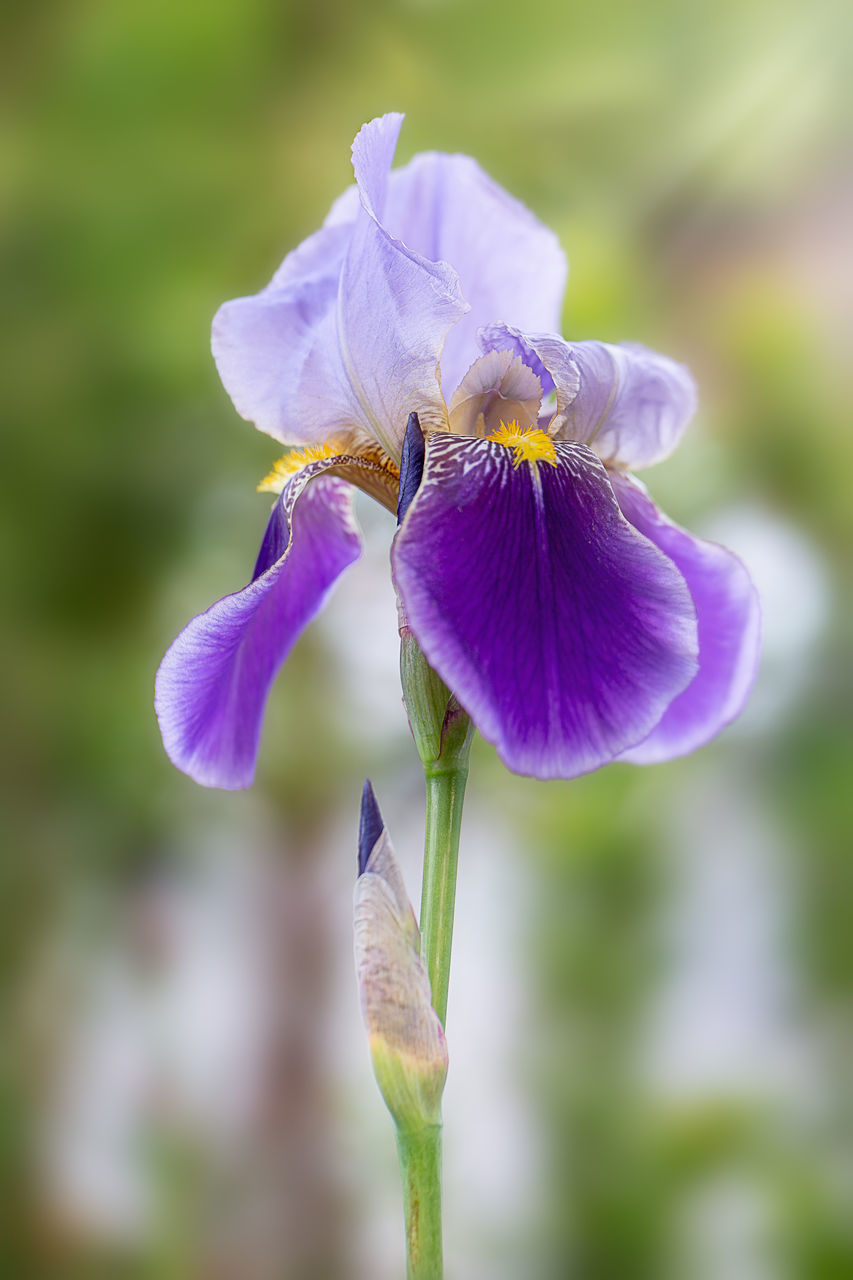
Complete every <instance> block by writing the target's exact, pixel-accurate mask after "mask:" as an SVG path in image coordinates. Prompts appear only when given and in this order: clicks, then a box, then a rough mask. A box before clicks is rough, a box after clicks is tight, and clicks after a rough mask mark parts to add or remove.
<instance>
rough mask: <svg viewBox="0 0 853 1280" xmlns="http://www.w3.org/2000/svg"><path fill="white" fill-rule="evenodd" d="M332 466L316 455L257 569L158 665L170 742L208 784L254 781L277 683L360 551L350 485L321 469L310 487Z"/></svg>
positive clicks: (278, 517) (286, 499) (277, 514)
mask: <svg viewBox="0 0 853 1280" xmlns="http://www.w3.org/2000/svg"><path fill="white" fill-rule="evenodd" d="M327 465H328V464H327ZM323 468H324V464H323V463H315V464H314V466H313V467H312V468H306V469H305V470H304V471H303V472H301V473H299V474H298V475H297V476H295V477H294V479H293V480H292V481H291V482H290V483H289V484H288V486H287V487H286V488H285V490H284V491H283V493H282V495H281V497H280V498H279V500H278V502H277V503H276V505H275V507H274V508H273V512H272V515H271V516H270V520H269V524H268V526H267V530H266V533H265V535H264V541H263V545H262V547H261V553H260V555H259V557H258V566H257V568H256V577H255V578H254V579H253V581H252V582H250V583H249V585H248V586H247V587H244V588H243V590H242V591H237V592H235V593H234V594H233V595H230V596H226V597H225V598H224V599H223V600H220V601H218V602H217V603H216V604H215V605H213V606H212V607H211V608H210V609H208V610H207V612H206V613H202V614H199V616H198V617H196V618H194V619H193V620H192V622H190V623H189V625H188V626H187V627H185V628H184V630H183V631H182V632H181V634H180V635H179V636H178V638H177V639H176V640H175V641H174V643H173V644H172V646H171V648H170V649H169V651H168V652H167V654H166V656H165V658H164V659H163V662H162V663H161V666H160V670H159V671H158V673H157V685H156V692H155V699H154V701H155V707H156V710H157V717H158V719H159V721H160V730H161V732H162V734H163V743H164V746H165V748H166V751H167V753H168V755H169V756H170V758H171V759H172V761H173V763H174V764H176V765H177V766H178V768H179V769H183V771H184V772H185V773H188V774H189V775H190V777H192V778H195V780H196V782H200V783H202V784H203V785H204V786H208V787H225V788H228V789H229V790H233V789H236V788H239V787H248V786H250V785H251V783H252V779H253V777H254V771H255V757H256V756H257V752H258V742H259V739H260V733H261V720H262V717H263V712H264V705H265V703H266V699H267V694H268V692H269V689H270V685H271V684H272V681H273V679H274V677H275V675H276V673H277V671H278V669H279V667H280V666H281V664H282V663H283V662H284V660H285V658H286V657H287V655H288V653H289V652H290V650H291V648H292V647H293V644H294V643H295V641H296V639H297V637H298V636H299V634H300V632H301V631H302V629H303V628H304V627H305V626H306V625H307V623H308V622H310V620H311V619H312V618H313V617H314V615H315V614H316V613H317V612H318V611H319V610H320V609H321V608H322V606H323V604H324V603H325V600H326V597H327V596H328V593H329V591H330V589H331V587H332V585H333V584H334V582H335V580H336V579H337V577H338V575H339V574H340V573H341V571H342V570H343V569H345V568H346V567H347V565H349V564H351V563H352V562H353V561H354V560H356V559H357V558H358V556H359V554H360V551H361V539H360V536H359V533H358V530H357V528H356V527H355V525H354V523H353V517H352V510H351V490H350V488H349V486H348V485H347V484H345V483H344V482H343V481H341V480H338V479H335V478H333V477H329V476H322V475H320V476H319V478H318V479H315V480H314V481H313V482H312V483H311V484H310V485H309V486H308V488H307V489H306V485H307V484H308V481H309V479H311V476H312V475H317V474H318V472H319V471H320V470H321V469H323ZM297 499H298V501H297Z"/></svg>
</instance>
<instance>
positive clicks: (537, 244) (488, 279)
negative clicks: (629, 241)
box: [384, 152, 568, 397]
mask: <svg viewBox="0 0 853 1280" xmlns="http://www.w3.org/2000/svg"><path fill="white" fill-rule="evenodd" d="M384 225H385V226H386V227H387V229H388V231H389V232H390V233H391V235H393V236H396V237H397V238H398V239H400V240H402V241H403V242H404V243H405V244H406V245H408V246H409V248H410V249H414V250H415V251H416V252H417V253H419V254H422V255H423V257H424V258H428V259H429V260H430V261H432V262H449V263H451V264H452V266H453V267H454V268H455V270H456V272H457V274H458V276H459V279H460V281H461V284H462V293H463V294H464V296H465V299H466V301H467V302H468V303H469V304H470V308H471V309H470V311H469V312H468V314H467V315H466V316H464V317H463V318H462V319H461V320H460V322H459V323H458V324H457V325H456V326H455V327H454V328H453V329H451V330H450V332H449V333H448V336H447V342H446V345H445V348H444V353H443V355H442V358H441V372H442V383H443V386H444V390H445V393H446V395H447V396H448V397H449V396H450V394H451V393H452V392H453V390H454V389H455V388H456V387H457V386H458V384H459V382H460V381H461V380H462V377H463V376H464V374H465V371H466V370H467V369H468V367H469V365H470V364H471V362H472V360H473V359H474V357H475V356H476V354H477V340H476V335H477V330H478V329H479V328H480V327H481V326H482V325H485V324H489V323H492V322H499V321H505V322H510V321H511V322H512V323H513V324H516V325H519V326H520V327H521V328H522V329H548V330H551V329H559V327H560V315H561V311H562V303H563V293H564V291H565V287H566V276H567V274H568V267H567V264H566V258H565V254H564V253H563V250H562V248H561V247H560V242H559V240H558V239H557V237H556V235H555V234H554V232H553V231H551V230H550V229H549V228H548V227H546V226H544V225H543V224H542V223H541V222H540V221H539V219H538V218H537V217H536V216H535V215H534V214H533V213H531V211H530V210H529V209H527V208H526V207H525V206H524V205H523V204H522V203H521V202H520V201H519V200H516V199H515V198H514V197H513V196H511V195H509V193H508V192H506V191H504V189H503V188H502V187H500V186H499V185H498V184H497V183H496V182H494V181H493V179H492V178H490V177H489V176H488V174H486V173H484V172H483V170H482V169H481V168H480V166H479V165H478V164H477V163H476V161H474V160H472V159H471V158H470V157H469V156H462V155H442V154H440V153H436V152H424V153H422V154H420V155H417V156H415V158H414V159H413V160H412V161H411V162H410V163H409V164H408V165H406V166H404V167H403V168H402V169H398V170H396V171H395V172H394V173H392V174H391V181H390V183H389V185H388V193H387V201H386V205H385V215H384Z"/></svg>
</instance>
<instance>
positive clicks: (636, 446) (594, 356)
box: [557, 342, 696, 469]
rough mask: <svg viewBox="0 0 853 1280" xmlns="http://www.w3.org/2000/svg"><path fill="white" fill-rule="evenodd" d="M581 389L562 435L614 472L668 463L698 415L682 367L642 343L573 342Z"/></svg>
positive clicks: (687, 373)
mask: <svg viewBox="0 0 853 1280" xmlns="http://www.w3.org/2000/svg"><path fill="white" fill-rule="evenodd" d="M569 346H570V349H571V354H572V358H573V359H574V361H575V363H576V365H577V366H578V369H579V370H580V387H579V389H578V393H577V395H576V396H575V398H574V400H573V401H572V403H571V405H569V407H568V410H567V412H566V414H565V415H564V420H563V422H562V423H561V425H560V429H559V431H558V432H557V434H558V436H560V437H561V438H562V439H566V440H580V441H582V442H583V443H584V444H588V445H589V446H590V448H591V449H594V450H595V452H596V453H597V454H598V456H599V457H600V458H602V459H603V461H604V462H606V463H607V464H608V465H609V466H613V467H627V468H637V469H639V468H641V467H649V466H651V465H652V463H654V462H660V461H661V460H662V459H663V458H666V457H668V456H669V455H670V454H671V453H672V451H673V449H674V448H675V446H676V445H677V444H678V441H679V440H680V439H681V436H682V433H683V431H684V428H685V427H686V426H687V423H688V422H689V421H690V419H691V418H692V417H693V414H694V413H695V411H696V384H695V383H694V381H693V377H692V375H691V373H690V371H689V369H687V367H686V366H685V365H683V364H677V363H676V361H675V360H670V359H669V358H668V357H667V356H662V355H659V354H658V352H657V351H650V350H649V349H648V347H643V346H640V345H639V344H638V343H629V342H623V343H619V344H618V345H615V346H614V345H613V344H612V343H609V342H572V343H570V344H569Z"/></svg>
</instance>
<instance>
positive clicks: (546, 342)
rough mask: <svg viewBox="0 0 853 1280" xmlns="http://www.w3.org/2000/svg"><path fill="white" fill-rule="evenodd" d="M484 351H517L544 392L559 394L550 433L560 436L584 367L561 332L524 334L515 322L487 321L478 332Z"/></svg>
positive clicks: (545, 394)
mask: <svg viewBox="0 0 853 1280" xmlns="http://www.w3.org/2000/svg"><path fill="white" fill-rule="evenodd" d="M477 336H478V339H479V343H480V346H481V347H482V348H483V350H484V351H513V352H515V354H516V355H517V356H518V357H519V359H520V360H522V361H523V363H524V364H525V365H526V366H527V368H528V369H530V371H531V372H532V373H534V374H535V375H536V377H537V378H538V379H539V384H540V386H541V387H542V394H543V395H544V396H550V395H551V394H552V393H553V394H554V397H555V409H554V417H553V420H552V421H551V423H550V424H549V426H548V431H549V434H551V435H556V436H559V435H560V430H559V428H560V426H561V425H562V423H563V422H564V420H565V416H566V414H567V413H568V411H569V406H570V405H571V403H572V401H573V400H574V398H575V396H576V395H577V393H578V390H579V388H580V381H581V380H580V370H579V369H578V367H577V365H576V364H575V362H574V360H573V359H572V353H571V349H570V347H569V344H568V343H567V342H566V340H565V338H561V337H560V335H559V334H558V333H522V332H521V330H520V329H516V328H515V326H514V325H509V324H487V325H484V326H483V328H482V329H481V330H480V332H479V334H478V335H477Z"/></svg>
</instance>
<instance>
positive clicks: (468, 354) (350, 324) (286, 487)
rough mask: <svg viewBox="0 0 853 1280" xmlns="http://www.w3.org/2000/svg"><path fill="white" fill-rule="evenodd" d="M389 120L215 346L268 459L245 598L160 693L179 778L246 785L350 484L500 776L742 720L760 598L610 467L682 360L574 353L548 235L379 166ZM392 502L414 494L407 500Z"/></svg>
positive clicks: (189, 635)
mask: <svg viewBox="0 0 853 1280" xmlns="http://www.w3.org/2000/svg"><path fill="white" fill-rule="evenodd" d="M401 123H402V116H400V115H397V114H389V115H385V116H382V117H380V118H379V119H376V120H373V121H371V122H370V123H369V124H367V125H365V126H364V127H363V128H362V130H361V131H360V133H359V134H358V136H357V137H356V139H355V142H354V143H353V148H352V155H353V167H354V170H355V178H356V184H355V186H353V187H351V188H350V189H348V190H347V191H346V192H344V194H343V195H342V196H341V197H340V198H339V199H338V200H337V201H336V202H335V204H334V205H333V206H332V209H331V211H330V213H329V215H328V217H327V218H326V221H325V222H324V224H323V226H322V227H321V229H320V230H319V231H317V232H316V233H315V234H314V235H312V236H310V237H309V238H308V239H307V240H306V241H305V242H304V243H303V244H301V245H300V246H299V247H298V248H297V249H295V250H294V251H293V252H292V253H290V254H289V255H288V256H287V257H286V258H285V260H284V262H283V263H282V265H281V267H280V268H279V270H278V271H277V272H276V274H275V276H274V277H273V279H272V281H271V282H270V284H269V285H268V286H267V287H266V288H265V289H263V290H262V291H261V292H260V293H258V294H256V295H255V296H254V297H249V298H238V299H236V300H235V301H232V302H228V303H226V304H225V305H224V306H223V307H222V308H221V309H220V311H219V312H218V314H217V316H216V318H215V320H214V324H213V352H214V356H215V359H216V362H217V365H218V368H219V372H220V375H221V377H222V380H223V383H224V384H225V387H226V389H227V390H228V392H229V394H230V396H231V398H232V400H233V402H234V404H235V406H236V408H237V410H238V411H239V413H240V414H241V415H242V416H243V417H244V418H247V419H249V420H250V421H252V422H254V423H255V424H256V425H257V426H258V427H259V428H260V429H261V430H262V431H265V432H267V433H268V434H269V435H271V436H273V437H275V439H277V440H279V441H280V442H281V443H282V444H284V445H285V446H287V452H286V453H285V454H284V457H283V458H282V459H281V460H280V461H279V462H278V463H276V465H275V467H274V468H273V471H272V472H271V473H270V475H269V476H268V477H267V479H266V481H265V482H264V483H263V485H262V486H261V487H262V488H267V489H269V490H271V491H273V492H275V493H277V494H278V497H277V499H276V501H275V505H274V506H273V509H272V514H271V516H270V519H269V523H268V525H267V527H266V532H265V534H264V538H263V542H262V545H261V549H260V553H259V555H258V559H257V563H256V565H255V570H254V573H253V575H252V580H251V582H250V583H249V585H248V586H246V587H244V588H243V590H241V591H237V592H235V593H234V594H232V595H228V596H225V598H224V599H222V600H220V601H218V603H216V604H214V605H213V606H212V607H211V608H210V609H208V610H207V612H206V613H202V614H200V615H199V616H198V617H196V618H194V619H193V621H192V622H190V623H189V625H188V626H187V627H186V628H185V629H184V630H183V631H182V632H181V634H180V635H179V636H178V638H177V639H176V640H175V641H174V643H173V644H172V646H171V648H170V649H169V651H168V652H167V654H166V656H165V658H164V660H163V663H162V665H161V667H160V670H159V673H158V677H157V688H156V699H155V702H156V709H157V714H158V717H159V720H160V726H161V730H162V734H163V740H164V743H165V746H166V750H167V752H168V754H169V755H170V757H171V759H172V760H173V761H174V763H175V764H176V765H177V766H178V767H179V768H181V769H183V770H184V771H185V772H186V773H188V774H190V775H191V776H192V777H193V778H195V779H196V780H197V781H198V782H200V783H203V784H205V785H208V786H220V787H227V788H238V787H245V786H248V785H250V783H251V782H252V779H253V775H254V768H255V760H256V756H257V751H258V743H259V739H260V732H261V722H262V717H263V711H264V704H265V702H266V698H267V694H268V692H269V688H270V685H271V683H272V681H273V679H274V677H275V675H276V673H277V671H278V669H279V668H280V666H281V664H282V663H283V662H284V660H285V658H286V657H287V655H288V653H289V651H290V649H291V648H292V646H293V644H294V642H295V640H296V639H297V637H298V635H299V634H300V632H301V631H302V629H303V628H304V627H305V626H306V624H307V623H308V622H309V621H310V619H311V618H313V617H314V616H315V614H316V613H317V612H318V610H319V609H320V608H321V607H322V605H323V604H324V602H325V600H326V598H327V596H328V594H329V591H330V590H331V588H332V586H333V584H334V583H335V580H336V579H337V577H338V576H339V574H340V573H341V572H342V571H343V570H344V569H345V568H346V567H347V566H348V565H349V564H351V563H352V562H353V561H354V560H355V559H356V558H357V557H358V555H359V554H360V550H361V540H360V535H359V532H358V528H357V526H356V524H355V523H354V519H353V513H352V496H353V489H352V486H356V487H357V488H359V489H362V490H364V491H365V492H367V493H368V494H370V495H371V496H372V497H374V498H375V499H377V500H378V501H379V502H380V503H382V504H383V505H384V506H385V507H387V508H388V509H389V510H391V511H395V510H396V508H397V503H398V496H399V485H400V467H401V460H402V452H403V443H404V438H405V434H406V428H407V423H408V421H409V416H410V414H411V413H412V412H413V411H414V412H416V413H417V415H418V419H419V422H420V427H421V428H422V431H423V437H424V441H425V454H424V457H423V470H422V474H421V473H420V471H418V474H417V475H416V476H415V477H414V481H412V477H411V476H409V477H408V481H409V489H410V490H411V489H413V488H414V487H415V485H417V487H416V489H415V492H414V496H413V497H412V498H411V501H410V502H408V505H407V509H406V510H405V515H404V517H403V518H402V521H401V523H400V525H399V528H398V530H397V533H396V536H395V538H394V541H393V545H392V548H391V564H392V573H393V579H394V584H395V586H396V590H397V594H398V596H399V599H400V602H401V609H402V613H403V615H404V620H405V623H406V624H407V625H408V626H409V627H410V629H411V631H412V633H413V634H414V636H415V638H416V640H417V641H418V643H419V645H420V647H421V649H422V650H423V652H424V653H425V655H426V657H427V659H428V661H429V662H430V664H431V665H432V666H433V668H434V669H435V670H436V671H437V672H438V674H439V675H440V676H441V678H442V679H443V680H444V682H445V683H446V684H447V686H448V687H449V688H450V689H451V690H452V691H453V692H454V693H455V694H456V696H457V698H458V700H459V702H460V703H461V705H462V706H463V707H464V708H465V710H466V711H467V712H468V713H469V715H470V716H471V718H472V719H473V721H474V723H475V724H476V726H477V727H478V729H479V730H480V732H481V733H482V734H483V736H484V737H485V738H486V739H488V740H489V741H490V742H492V743H494V745H495V747H496V748H497V751H498V754H499V755H500V757H501V758H502V760H503V761H504V762H505V763H506V765H507V766H508V767H509V768H510V769H512V770H514V771H515V772H518V773H524V774H532V775H534V776H536V777H539V778H555V777H559V778H568V777H573V776H575V775H577V774H580V773H584V772H587V771H589V770H591V769H595V768H597V767H599V766H600V765H603V764H606V763H608V762H610V761H613V760H629V761H633V762H635V763H652V762H656V761H661V760H667V759H670V758H672V757H674V756H678V755H681V754H683V753H685V752H688V751H691V750H693V749H694V748H695V747H697V746H699V745H701V744H702V743H704V742H706V741H707V740H708V739H709V738H711V737H712V736H713V735H714V734H715V733H717V732H718V731H719V729H720V728H722V726H723V725H725V724H726V723H727V722H729V721H730V720H731V719H732V718H733V717H734V716H735V715H737V713H738V712H739V711H740V709H741V707H742V705H743V703H744V700H745V698H746V695H747V693H748V690H749V686H750V684H751V681H752V677H753V675H754V671H755V667H756V662H757V649H758V630H759V625H758V606H757V601H756V595H755V592H754V589H753V587H752V584H751V582H750V580H749V577H748V575H747V573H746V571H745V569H744V567H743V565H742V564H741V563H740V561H739V560H737V558H736V557H735V556H733V555H732V554H731V553H730V552H729V551H727V550H725V549H724V548H722V547H720V546H717V545H716V544H714V543H709V542H705V541H702V540H700V539H698V538H695V537H693V536H692V535H691V534H690V533H688V532H686V531H685V530H684V529H682V528H679V527H678V526H677V525H675V524H673V523H672V522H671V521H669V520H668V519H667V518H666V516H664V515H663V514H662V513H661V512H660V511H659V510H658V508H657V507H656V506H655V505H654V504H653V503H652V501H651V499H650V498H649V497H648V495H647V492H646V490H645V488H644V487H643V486H642V485H641V484H640V483H639V482H638V481H636V480H635V479H634V478H633V477H632V475H631V474H630V473H631V471H633V470H634V469H638V468H642V467H645V466H648V465H650V464H652V463H655V462H657V461H659V460H660V459H662V458H664V457H666V456H667V454H669V453H670V451H671V450H672V449H673V448H674V446H675V445H676V443H677V442H678V439H679V437H680V436H681V433H682V431H683V429H684V427H685V425H686V424H687V421H688V419H689V418H690V417H691V415H692V413H693V411H694V408H695V399H696V397H695V390H694V384H693V381H692V378H691V376H690V374H689V373H688V371H687V370H686V369H685V368H684V367H683V366H682V365H680V364H677V363H675V362H674V361H672V360H670V359H667V358H666V357H665V356H662V355H658V354H656V353H655V352H653V351H650V350H647V349H646V348H644V347H641V346H636V345H633V344H624V345H609V344H607V343H603V342H594V341H584V342H570V341H566V340H564V339H563V338H561V337H560V336H559V335H558V333H557V329H558V326H559V318H560V310H561V303H562V296H563V289H564V285H565V279H566V262H565V259H564V256H563V253H562V250H561V248H560V246H559V244H558V242H557V239H556V237H555V236H554V235H553V233H552V232H551V231H549V230H548V229H547V228H545V227H544V226H543V225H542V224H541V223H540V222H539V221H538V220H537V219H536V218H535V217H534V216H533V215H532V214H531V213H530V212H529V210H527V209H526V208H525V207H524V206H523V205H521V204H520V203H518V202H517V201H516V200H514V199H513V198H512V197H511V196H509V195H508V194H507V193H506V192H505V191H503V190H502V189H501V188H500V187H499V186H498V185H497V184H496V183H494V182H493V181H492V180H491V179H490V178H489V177H488V176H487V175H486V174H485V173H484V172H483V171H482V170H481V169H480V168H479V167H478V165H477V164H476V163H475V162H474V161H473V160H472V159H470V158H469V157H467V156H462V155H444V154H438V153H426V154H422V155H418V156H416V157H415V158H414V159H413V160H412V161H411V162H410V163H409V164H408V165H406V166H405V167H404V168H401V169H398V170H395V171H393V172H392V171H391V163H392V160H393V155H394V150H395V146H396V142H397V136H398V133H399V130H400V125H401ZM409 496H410V495H409Z"/></svg>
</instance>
